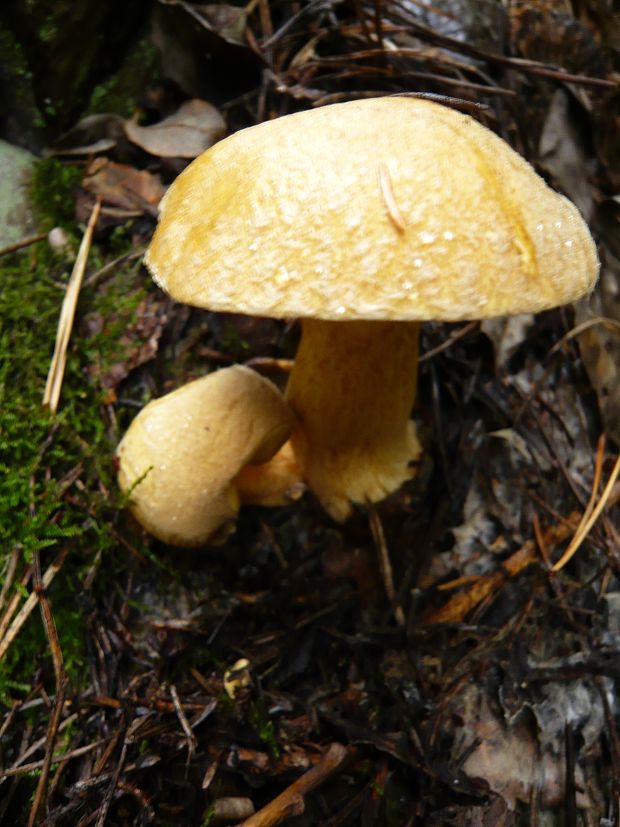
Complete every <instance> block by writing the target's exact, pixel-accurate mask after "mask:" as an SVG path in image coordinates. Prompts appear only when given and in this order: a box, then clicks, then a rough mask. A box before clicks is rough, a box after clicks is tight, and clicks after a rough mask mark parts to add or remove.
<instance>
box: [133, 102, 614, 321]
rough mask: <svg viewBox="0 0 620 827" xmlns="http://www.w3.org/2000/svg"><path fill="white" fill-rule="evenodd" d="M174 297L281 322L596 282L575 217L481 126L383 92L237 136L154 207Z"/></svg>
mask: <svg viewBox="0 0 620 827" xmlns="http://www.w3.org/2000/svg"><path fill="white" fill-rule="evenodd" d="M146 262H147V264H148V266H149V268H150V270H151V272H152V274H153V277H154V278H155V280H156V281H157V283H158V284H159V285H160V286H161V287H162V288H163V289H164V290H166V291H167V292H168V293H169V294H170V295H171V296H172V297H173V298H174V299H176V300H178V301H182V302H185V303H188V304H193V305H197V306H200V307H206V308H210V309H212V310H220V311H234V312H241V313H247V314H252V315H265V316H274V317H291V316H299V317H314V318H320V319H336V320H337V319H342V320H344V319H394V320H397V319H398V320H415V319H417V320H425V319H445V320H451V321H456V320H460V319H470V318H483V317H491V316H498V315H504V314H509V313H524V312H536V311H539V310H543V309H547V308H550V307H554V306H557V305H559V304H565V303H566V302H570V301H573V300H575V299H577V298H578V297H579V296H581V295H583V294H584V293H586V292H588V291H589V290H590V289H591V288H592V286H593V284H594V283H595V281H596V277H597V273H598V259H597V254H596V248H595V245H594V242H593V240H592V238H591V236H590V233H589V231H588V228H587V226H586V224H585V222H584V221H583V219H582V218H581V216H580V214H579V212H578V210H577V208H576V207H575V206H574V205H573V204H572V203H571V202H570V201H568V200H567V199H566V198H564V197H563V196H561V195H559V194H558V193H556V192H555V191H554V190H552V189H551V188H550V187H548V186H547V184H545V182H544V181H543V179H542V178H540V177H539V176H538V175H537V173H536V172H535V171H534V170H533V168H532V167H531V166H530V165H529V164H528V163H527V162H526V161H525V160H524V159H523V158H521V157H520V156H519V155H518V154H517V153H516V152H515V151H514V150H512V149H511V147H510V146H509V145H508V144H507V143H506V142H505V141H503V140H502V139H501V138H499V137H498V136H497V135H495V134H494V133H493V132H491V131H490V130H488V129H486V128H485V127H483V126H481V125H480V124H479V123H478V122H477V121H475V120H473V119H472V118H470V117H468V116H467V115H463V114H461V113H459V112H456V111H454V110H452V109H449V108H446V107H444V106H440V105H439V104H436V103H432V102H430V101H427V100H421V99H415V98H405V97H386V98H373V99H366V100H359V101H352V102H349V103H340V104H334V105H331V106H325V107H323V108H319V109H314V110H310V111H304V112H300V113H297V114H293V115H288V116H286V117H282V118H278V119H276V120H272V121H267V122H265V123H262V124H259V125H258V126H254V127H251V128H249V129H244V130H242V131H240V132H237V133H235V134H233V135H231V136H230V137H228V138H226V139H225V140H223V141H221V142H220V143H218V144H216V145H215V146H214V147H212V148H211V149H209V150H207V151H206V152H205V153H203V154H202V155H201V156H200V157H199V158H197V159H196V160H195V161H194V162H193V163H192V164H191V165H190V166H189V167H187V169H185V170H184V171H183V172H182V173H181V175H179V177H178V178H177V179H176V181H175V182H174V183H173V185H172V186H171V187H170V188H169V190H168V192H167V193H166V195H165V196H164V199H163V200H162V202H161V206H160V221H159V225H158V228H157V230H156V232H155V235H154V237H153V241H152V243H151V246H150V248H149V250H148V252H147V255H146Z"/></svg>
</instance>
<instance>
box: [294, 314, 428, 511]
mask: <svg viewBox="0 0 620 827" xmlns="http://www.w3.org/2000/svg"><path fill="white" fill-rule="evenodd" d="M419 332H420V326H419V324H418V323H417V322H375V321H353V322H333V321H320V320H316V319H305V320H304V321H303V335H302V340H301V343H300V346H299V350H298V352H297V357H296V359H295V367H294V368H293V372H292V374H291V377H290V379H289V383H288V387H287V390H286V397H287V401H288V403H289V405H290V406H291V408H292V409H293V411H294V412H295V414H296V416H297V419H298V423H299V424H298V426H297V428H296V429H295V430H294V432H293V435H292V437H291V442H292V444H293V448H294V450H295V454H296V456H297V459H298V461H299V463H300V466H301V468H302V473H303V476H304V478H305V480H306V482H307V483H308V485H309V487H310V488H311V489H312V490H313V491H314V493H315V494H316V496H317V497H318V498H319V500H320V501H321V502H322V503H323V505H324V507H325V508H326V509H327V511H328V512H329V513H330V514H331V516H332V517H334V518H335V519H337V520H344V519H346V518H347V517H348V516H349V514H350V513H351V504H352V503H360V504H363V503H371V502H376V501H377V500H381V499H383V498H384V497H386V496H387V495H388V494H390V493H391V492H392V491H395V490H396V489H397V488H398V487H399V486H400V485H401V484H402V483H403V482H404V481H405V480H407V479H409V478H410V477H411V476H412V473H413V471H412V468H411V463H412V462H413V460H415V459H416V458H417V457H418V455H419V453H420V445H419V443H418V440H417V438H416V436H415V430H414V427H413V423H412V422H411V421H410V420H409V416H410V414H411V409H412V407H413V402H414V399H415V391H416V378H417V363H418V341H419Z"/></svg>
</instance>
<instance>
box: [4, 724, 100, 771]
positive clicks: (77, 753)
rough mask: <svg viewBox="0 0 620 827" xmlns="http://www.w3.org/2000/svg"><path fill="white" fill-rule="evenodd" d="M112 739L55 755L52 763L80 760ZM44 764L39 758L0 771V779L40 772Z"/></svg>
mask: <svg viewBox="0 0 620 827" xmlns="http://www.w3.org/2000/svg"><path fill="white" fill-rule="evenodd" d="M75 718H77V715H76V716H73V720H75ZM113 738H114V736H112V735H109V736H108V737H107V738H100V739H99V740H98V741H93V742H92V743H90V744H85V745H84V746H83V747H76V748H75V749H72V750H69V752H63V753H62V754H61V755H55V756H54V758H53V762H54V764H60V763H62V762H64V761H71V760H72V759H73V758H81V756H82V755H87V754H88V753H89V752H92V751H93V750H94V749H97V747H100V746H101V745H102V744H107V743H108V742H109V741H111V740H113ZM42 741H43V742H44V741H45V739H42ZM44 763H45V758H41V760H40V761H31V762H30V763H29V764H21V765H20V766H15V767H9V768H8V769H6V770H0V779H2V778H11V777H12V776H14V775H25V774H26V773H29V772H34V771H35V770H40V769H41V767H42V766H43V764H44Z"/></svg>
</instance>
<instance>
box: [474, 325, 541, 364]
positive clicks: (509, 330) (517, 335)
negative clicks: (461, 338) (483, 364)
mask: <svg viewBox="0 0 620 827" xmlns="http://www.w3.org/2000/svg"><path fill="white" fill-rule="evenodd" d="M533 324H534V316H532V314H531V313H524V314H522V315H519V316H508V317H505V318H495V319H483V321H482V322H481V324H480V330H481V331H482V332H483V333H484V335H485V336H488V337H489V339H490V340H491V341H492V342H493V346H494V349H495V367H496V368H497V369H500V368H504V367H506V362H507V361H508V359H510V357H511V356H512V354H513V353H514V352H515V350H516V349H517V348H518V347H519V345H521V344H522V343H523V342H524V341H525V339H526V338H527V334H528V331H529V330H530V328H531V327H532V325H533Z"/></svg>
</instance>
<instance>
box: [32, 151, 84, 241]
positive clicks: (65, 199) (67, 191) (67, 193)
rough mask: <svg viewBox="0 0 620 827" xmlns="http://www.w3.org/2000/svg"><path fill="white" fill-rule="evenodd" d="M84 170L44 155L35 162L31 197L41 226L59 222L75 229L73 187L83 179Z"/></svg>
mask: <svg viewBox="0 0 620 827" xmlns="http://www.w3.org/2000/svg"><path fill="white" fill-rule="evenodd" d="M82 174H83V170H81V169H80V167H77V166H74V165H72V164H63V163H61V162H60V161H58V160H56V159H55V158H47V159H44V160H42V161H38V162H37V163H36V164H35V167H34V172H33V175H32V183H31V192H30V197H31V200H32V205H33V208H34V210H35V212H36V213H37V216H38V218H39V221H40V223H41V226H42V227H43V229H44V230H51V229H52V227H55V226H61V227H63V228H65V229H66V230H67V231H69V232H73V231H75V219H74V205H73V190H74V189H75V188H76V187H77V186H78V184H79V183H80V181H81V180H82Z"/></svg>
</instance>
